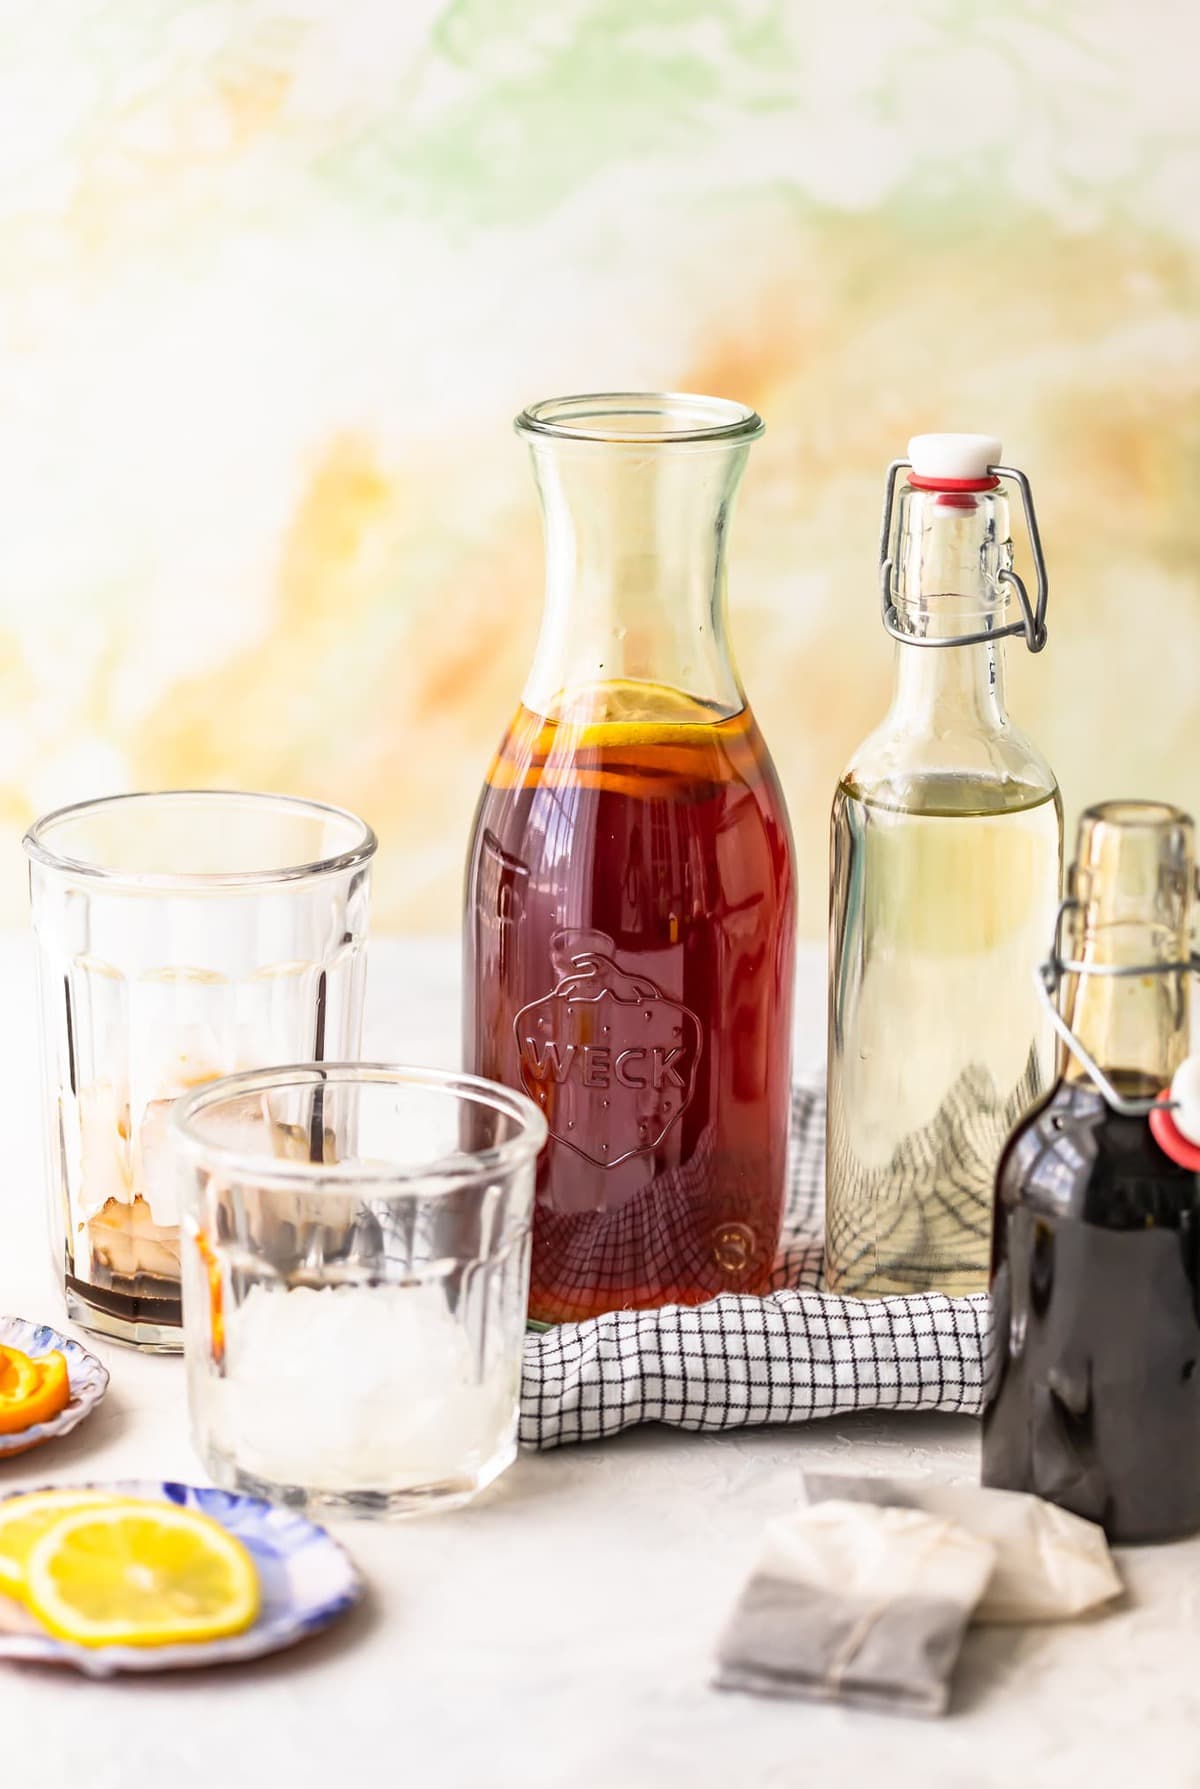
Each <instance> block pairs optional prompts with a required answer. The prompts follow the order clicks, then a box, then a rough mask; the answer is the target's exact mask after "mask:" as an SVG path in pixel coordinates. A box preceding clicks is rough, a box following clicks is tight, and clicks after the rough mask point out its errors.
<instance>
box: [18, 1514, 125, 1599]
mask: <svg viewBox="0 0 1200 1789" xmlns="http://www.w3.org/2000/svg"><path fill="white" fill-rule="evenodd" d="M115 1501H116V1499H115V1498H114V1497H113V1494H112V1492H111V1491H72V1490H62V1491H27V1492H26V1493H25V1494H24V1496H18V1497H6V1498H4V1500H3V1502H0V1594H3V1595H6V1596H15V1597H16V1598H17V1599H18V1601H20V1602H24V1600H25V1563H26V1561H27V1560H28V1558H29V1555H30V1553H31V1552H32V1551H33V1549H34V1547H35V1546H36V1544H37V1542H38V1541H40V1540H41V1538H42V1536H43V1535H44V1534H45V1533H46V1531H47V1529H49V1528H52V1527H53V1526H54V1524H55V1523H56V1522H57V1521H59V1520H60V1519H61V1517H63V1516H69V1515H74V1513H75V1511H76V1510H78V1509H85V1508H88V1507H92V1508H94V1507H95V1506H96V1505H97V1504H109V1503H113V1502H115Z"/></svg>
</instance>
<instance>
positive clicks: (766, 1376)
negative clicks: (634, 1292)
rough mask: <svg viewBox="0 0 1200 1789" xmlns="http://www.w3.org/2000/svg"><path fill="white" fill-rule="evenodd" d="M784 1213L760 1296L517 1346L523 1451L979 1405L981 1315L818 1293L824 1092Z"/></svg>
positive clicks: (801, 1145)
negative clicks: (767, 1287)
mask: <svg viewBox="0 0 1200 1789" xmlns="http://www.w3.org/2000/svg"><path fill="white" fill-rule="evenodd" d="M789 1172H790V1186H789V1196H788V1210H787V1215H786V1218H785V1222H784V1231H783V1238H782V1244H781V1249H780V1256H779V1260H778V1262H777V1264H776V1270H775V1276H774V1278H775V1283H776V1286H777V1287H778V1288H779V1289H778V1290H777V1291H774V1292H771V1293H769V1294H768V1295H767V1296H766V1297H765V1298H746V1297H741V1296H739V1295H737V1294H734V1293H724V1294H722V1296H721V1297H719V1298H714V1299H712V1300H711V1301H710V1302H709V1303H708V1304H704V1305H699V1306H696V1307H686V1306H682V1305H668V1306H666V1307H665V1308H664V1309H662V1310H658V1311H612V1312H610V1313H609V1314H608V1315H606V1316H603V1317H595V1318H592V1319H590V1320H589V1321H588V1322H586V1323H565V1324H561V1325H559V1326H558V1327H557V1328H554V1329H551V1330H548V1331H546V1332H545V1333H544V1334H541V1335H529V1336H527V1337H526V1339H525V1361H524V1372H523V1375H522V1383H521V1440H522V1441H523V1442H524V1443H526V1444H527V1445H528V1446H531V1447H539V1448H549V1447H560V1446H562V1445H563V1444H564V1443H566V1442H570V1441H595V1440H599V1439H600V1438H601V1437H602V1436H605V1435H615V1434H617V1433H618V1432H619V1431H620V1430H621V1429H627V1428H630V1427H631V1426H632V1425H633V1424H634V1423H643V1422H659V1423H669V1424H671V1425H672V1426H673V1427H675V1428H680V1429H696V1430H713V1429H734V1428H739V1427H742V1426H744V1425H749V1424H754V1423H784V1422H807V1421H808V1420H809V1418H811V1417H816V1416H841V1415H845V1414H846V1413H847V1412H849V1411H852V1410H950V1411H959V1412H963V1413H966V1414H967V1415H971V1416H974V1415H978V1413H979V1411H980V1409H981V1407H982V1401H983V1376H984V1354H985V1350H986V1346H987V1339H988V1337H987V1331H988V1301H987V1298H986V1297H985V1296H982V1295H979V1296H976V1297H972V1298H947V1297H945V1296H943V1295H942V1294H940V1293H922V1294H918V1295H913V1296H910V1297H895V1298H875V1299H869V1300H859V1299H855V1298H842V1297H835V1296H834V1295H833V1294H832V1293H829V1292H824V1291H822V1290H821V1285H822V1262H823V1255H824V1240H823V1229H824V1212H823V1206H824V1184H825V1091H824V1087H823V1085H819V1086H809V1087H797V1088H796V1089H795V1090H794V1092H793V1100H792V1138H791V1152H790V1171H789Z"/></svg>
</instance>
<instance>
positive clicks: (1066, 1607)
mask: <svg viewBox="0 0 1200 1789" xmlns="http://www.w3.org/2000/svg"><path fill="white" fill-rule="evenodd" d="M804 1489H805V1492H806V1494H807V1496H808V1501H809V1504H810V1505H812V1506H814V1507H817V1506H819V1505H820V1504H822V1503H823V1502H824V1501H825V1500H826V1499H833V1500H835V1501H836V1502H837V1503H838V1504H843V1503H846V1502H848V1501H851V1502H856V1503H857V1502H862V1503H868V1504H873V1505H879V1506H881V1507H886V1508H891V1509H915V1510H924V1511H925V1513H926V1514H927V1515H931V1516H941V1517H944V1518H945V1519H946V1520H948V1521H951V1522H954V1523H956V1524H957V1525H958V1526H959V1527H960V1528H965V1529H967V1530H968V1531H969V1532H970V1533H971V1534H974V1535H977V1536H978V1537H979V1538H980V1539H981V1540H985V1541H988V1542H989V1543H990V1544H991V1545H992V1546H993V1547H994V1548H995V1549H996V1566H995V1570H994V1572H993V1573H992V1577H991V1580H990V1582H989V1583H988V1586H987V1589H986V1590H985V1591H984V1593H983V1596H982V1598H981V1599H980V1602H979V1606H978V1608H977V1609H976V1610H975V1614H974V1617H973V1619H974V1620H975V1621H984V1622H1003V1621H1068V1620H1070V1619H1071V1618H1072V1617H1073V1616H1076V1615H1082V1614H1084V1613H1085V1612H1086V1611H1087V1610H1088V1609H1094V1608H1097V1607H1098V1606H1099V1605H1100V1604H1101V1603H1107V1602H1111V1600H1112V1599H1113V1597H1117V1596H1120V1595H1121V1592H1122V1589H1123V1586H1122V1583H1121V1579H1120V1577H1119V1575H1118V1573H1117V1568H1116V1566H1115V1565H1114V1563H1113V1558H1112V1555H1111V1553H1110V1552H1109V1550H1108V1541H1107V1540H1106V1539H1105V1535H1104V1530H1103V1529H1102V1528H1099V1527H1097V1525H1096V1524H1095V1523H1094V1522H1086V1521H1085V1520H1084V1519H1083V1517H1082V1516H1075V1515H1072V1514H1071V1513H1070V1511H1069V1510H1065V1509H1059V1508H1058V1506H1057V1504H1054V1503H1045V1502H1043V1500H1042V1499H1041V1498H1040V1497H1034V1496H1032V1495H1030V1494H1029V1493H1028V1492H1025V1491H992V1490H984V1489H983V1488H982V1487H981V1486H979V1485H939V1484H926V1483H924V1482H923V1481H922V1480H920V1479H907V1478H852V1477H849V1476H842V1475H840V1474H837V1473H819V1472H808V1473H805V1475H804Z"/></svg>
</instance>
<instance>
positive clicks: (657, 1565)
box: [0, 939, 1200, 1789]
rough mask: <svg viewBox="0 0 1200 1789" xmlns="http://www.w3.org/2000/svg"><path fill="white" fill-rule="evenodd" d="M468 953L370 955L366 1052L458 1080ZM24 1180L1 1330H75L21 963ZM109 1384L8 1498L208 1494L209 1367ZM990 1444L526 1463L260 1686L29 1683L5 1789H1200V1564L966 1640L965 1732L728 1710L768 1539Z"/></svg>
mask: <svg viewBox="0 0 1200 1789" xmlns="http://www.w3.org/2000/svg"><path fill="white" fill-rule="evenodd" d="M455 957H456V953H455V951H454V948H453V946H452V945H451V944H450V943H449V941H443V940H434V941H432V942H431V941H428V940H421V941H410V942H406V943H400V942H384V943H380V944H377V945H375V946H374V947H373V954H372V965H371V972H370V980H371V990H372V991H371V995H370V997H369V1014H368V1027H367V1029H368V1037H367V1047H368V1052H369V1053H372V1054H375V1055H377V1056H384V1057H389V1056H390V1057H395V1058H399V1059H405V1058H407V1059H408V1060H423V1061H433V1062H445V1063H450V1062H453V1061H454V1060H455V1057H456V1052H457V1035H456V1033H457V1017H456V992H455V990H456V962H455ZM0 973H2V975H3V986H4V989H5V996H6V998H5V1023H4V1024H3V1026H0V1067H2V1069H3V1071H4V1083H3V1084H4V1086H5V1087H6V1088H7V1099H8V1108H9V1113H10V1118H9V1123H8V1127H7V1129H8V1137H9V1155H8V1169H7V1173H6V1175H5V1178H4V1182H3V1185H2V1187H0V1312H6V1313H9V1312H11V1313H15V1314H18V1315H22V1316H37V1317H39V1318H46V1319H49V1320H50V1321H52V1322H59V1321H60V1320H61V1317H62V1303H61V1298H60V1296H59V1294H58V1291H57V1288H56V1285H55V1282H54V1278H53V1274H52V1272H51V1269H50V1266H49V1251H48V1248H47V1246H46V1243H45V1237H44V1232H45V1222H44V1217H43V1194H42V1166H41V1158H40V1139H39V1132H38V1119H37V1105H36V1101H37V1089H36V1084H35V1079H34V1064H33V1060H32V1053H31V1045H30V1037H31V1026H32V1013H31V977H30V973H29V966H28V962H27V959H26V955H25V950H24V944H23V941H20V940H15V939H14V940H7V941H5V940H0ZM822 981H823V976H822V953H821V952H820V950H819V949H817V948H815V947H814V948H813V949H811V950H809V951H808V952H806V953H805V954H804V956H803V960H802V964H801V983H800V986H801V999H800V1008H801V1012H800V1019H799V1023H798V1027H797V1042H798V1057H799V1065H800V1066H805V1065H811V1063H812V1062H813V1061H815V1060H817V1059H818V1058H819V1055H820V1050H821V1043H820V1039H821V1032H822V1028H823V1022H824V999H823V994H822ZM91 1345H92V1346H93V1347H94V1348H95V1349H96V1352H97V1353H99V1354H100V1355H102V1356H103V1358H104V1359H105V1361H106V1362H107V1364H108V1366H109V1368H110V1371H111V1372H112V1376H113V1378H112V1387H111V1390H110V1392H109V1395H108V1397H107V1399H106V1400H105V1402H104V1404H103V1405H102V1406H101V1408H100V1410H99V1411H98V1412H97V1413H96V1414H95V1415H94V1416H93V1417H92V1418H90V1419H89V1420H88V1421H87V1422H86V1423H85V1424H83V1425H82V1426H81V1427H80V1428H79V1429H78V1430H76V1432H75V1433H74V1434H73V1435H72V1436H70V1437H68V1438H67V1439H66V1440H65V1441H63V1442H61V1443H59V1444H58V1445H56V1446H53V1447H47V1448H45V1449H42V1450H40V1451H39V1452H38V1453H37V1454H34V1455H29V1456H26V1457H25V1458H18V1459H14V1460H13V1461H12V1462H11V1463H9V1464H8V1465H2V1464H0V1491H5V1490H19V1489H21V1488H23V1487H25V1486H28V1485H33V1484H40V1483H47V1482H56V1483H59V1482H61V1483H67V1482H71V1481H75V1480H79V1479H84V1478H110V1477H111V1478H116V1477H131V1476H139V1475H142V1476H156V1477H157V1476H162V1477H171V1478H183V1479H192V1480H196V1481H198V1482H204V1479H203V1474H202V1472H201V1469H200V1466H199V1464H198V1462H197V1460H196V1458H195V1456H194V1455H193V1453H192V1450H191V1447H190V1444H189V1442H188V1437H187V1425H186V1412H185V1397H184V1383H183V1369H182V1365H181V1363H180V1362H179V1361H177V1360H171V1359H157V1358H148V1357H142V1356H139V1355H137V1354H136V1353H134V1352H133V1351H131V1350H128V1349H123V1348H119V1347H111V1346H104V1345H103V1344H99V1343H96V1342H93V1343H92V1344H91ZM976 1448H977V1442H976V1433H975V1426H974V1424H973V1423H971V1422H969V1421H967V1420H966V1419H964V1418H959V1417H933V1416H912V1415H907V1416H896V1417H879V1416H871V1417H867V1416H859V1417H851V1418H835V1419H832V1420H830V1421H827V1422H822V1423H813V1424H809V1425H807V1426H797V1427H795V1428H790V1429H788V1428H778V1429H746V1430H742V1431H740V1432H734V1433H731V1434H728V1435H722V1436H704V1437H700V1436H694V1435H685V1434H680V1433H674V1432H672V1431H670V1430H666V1429H642V1430H635V1431H632V1432H631V1433H628V1434H626V1435H623V1436H620V1437H618V1438H616V1439H614V1440H611V1441H604V1442H600V1443H595V1444H592V1445H589V1446H586V1447H569V1448H563V1449H560V1450H558V1451H556V1452H552V1453H548V1454H541V1455H535V1454H523V1455H522V1456H521V1458H520V1459H519V1461H518V1462H517V1464H516V1465H515V1466H514V1467H513V1468H512V1470H511V1471H510V1472H509V1473H508V1474H507V1475H506V1476H505V1477H504V1478H503V1479H502V1480H501V1482H500V1483H499V1484H498V1485H497V1486H495V1487H494V1488H493V1489H492V1490H491V1491H490V1492H488V1493H487V1494H486V1495H485V1496H484V1497H483V1498H481V1499H480V1500H479V1502H477V1503H476V1504H475V1505H474V1506H473V1507H471V1508H469V1509H467V1510H463V1511H459V1512H457V1513H454V1514H449V1515H444V1516H440V1517H430V1518H426V1519H423V1520H420V1521H411V1522H407V1523H403V1522H402V1523H396V1524H392V1525H382V1524H375V1523H345V1524H338V1525H336V1526H337V1532H338V1534H339V1536H340V1537H341V1539H342V1540H343V1541H344V1542H345V1543H346V1545H347V1546H348V1547H349V1548H350V1550H351V1551H352V1553H353V1554H354V1556H355V1558H356V1559H357V1560H358V1562H359V1564H360V1565H361V1567H362V1569H363V1571H364V1573H365V1575H366V1577H367V1579H368V1581H369V1584H370V1596H369V1600H368V1603H367V1605H366V1606H365V1607H364V1608H363V1609H361V1610H360V1611H358V1612H357V1613H355V1614H354V1615H353V1616H352V1617H351V1618H350V1619H349V1620H348V1621H346V1622H345V1623H343V1624H342V1625H341V1627H339V1628H338V1629H336V1630H334V1631H332V1632H331V1633H329V1634H327V1635H325V1636H323V1637H322V1638H320V1639H317V1640H314V1641H312V1642H310V1643H308V1644H307V1645H304V1646H301V1647H299V1648H297V1650H296V1651H294V1652H292V1653H288V1654H284V1655H281V1656H279V1657H278V1658H276V1659H273V1660H265V1661H263V1662H262V1663H260V1664H257V1665H253V1666H249V1667H245V1668H242V1669H239V1670H236V1671H232V1670H231V1671H208V1672H193V1673H191V1674H190V1675H179V1676H174V1677H161V1678H151V1679H142V1680H138V1681H134V1680H126V1681H117V1682H113V1683H108V1684H100V1683H91V1682H87V1681H84V1680H82V1679H79V1678H76V1677H73V1676H67V1675H66V1674H60V1673H58V1672H56V1671H51V1670H46V1669H35V1668H31V1667H22V1668H15V1667H12V1666H7V1667H6V1666H3V1665H0V1783H2V1784H3V1785H4V1786H5V1789H7V1785H9V1784H12V1785H13V1789H17V1785H20V1789H136V1786H139V1785H145V1786H149V1785H155V1784H160V1783H161V1784H163V1785H165V1786H167V1789H262V1786H263V1785H264V1784H278V1785H280V1786H281V1789H306V1786H308V1785H313V1789H317V1786H318V1785H319V1786H320V1789H328V1786H329V1785H337V1786H340V1785H345V1786H346V1789H373V1786H374V1785H376V1784H378V1785H387V1786H388V1789H391V1786H392V1785H401V1784H403V1785H410V1786H411V1789H418V1786H419V1789H459V1786H460V1785H462V1786H463V1789H466V1786H467V1785H480V1786H485V1789H508V1786H509V1785H512V1786H513V1789H517V1786H518V1785H519V1786H520V1789H643V1786H644V1789H670V1786H674V1785H680V1786H681V1789H682V1786H683V1785H689V1786H690V1785H694V1786H695V1789H708V1786H709V1785H712V1786H713V1789H775V1786H778V1789H784V1786H785V1785H786V1786H787V1789H793V1786H799V1785H801V1784H803V1785H805V1786H806V1789H808V1786H812V1789H836V1786H840V1785H843V1784H845V1785H855V1784H858V1783H862V1782H867V1781H870V1780H871V1779H872V1778H874V1777H875V1776H876V1775H878V1778H879V1780H880V1782H881V1783H884V1782H886V1784H887V1785H888V1789H904V1786H907V1785H912V1786H913V1789H929V1786H930V1785H931V1784H939V1785H940V1784H946V1785H953V1786H954V1789H973V1786H975V1785H979V1786H982V1789H986V1786H989V1785H996V1789H1013V1785H1014V1784H1028V1785H1040V1784H1044V1783H1053V1784H1055V1785H1061V1786H1062V1789H1076V1786H1077V1785H1082V1784H1087V1785H1089V1789H1095V1786H1096V1785H1104V1784H1110V1783H1111V1784H1114V1785H1115V1784H1121V1785H1122V1786H1124V1785H1125V1784H1127V1783H1128V1781H1130V1780H1131V1778H1132V1777H1133V1774H1134V1772H1136V1775H1137V1778H1138V1780H1141V1781H1144V1782H1147V1783H1154V1784H1155V1786H1156V1789H1176V1786H1178V1789H1185V1786H1194V1785H1196V1784H1200V1763H1198V1762H1194V1761H1193V1752H1194V1748H1195V1734H1196V1732H1197V1722H1198V1720H1200V1689H1198V1688H1197V1679H1198V1676H1200V1672H1198V1671H1197V1640H1198V1639H1200V1541H1197V1542H1192V1543H1189V1544H1187V1545H1184V1546H1176V1547H1166V1548H1157V1549H1143V1550H1141V1551H1131V1552H1125V1553H1123V1554H1122V1555H1121V1566H1122V1570H1123V1571H1124V1572H1125V1574H1126V1577H1127V1581H1128V1583H1129V1586H1130V1597H1129V1603H1128V1606H1127V1607H1125V1608H1123V1609H1121V1610H1119V1611H1118V1612H1117V1613H1115V1614H1112V1615H1109V1616H1107V1617H1105V1618H1103V1619H1100V1620H1094V1621H1090V1622H1083V1623H1076V1624H1072V1625H1069V1626H1065V1627H1059V1628H1045V1629H1041V1630H1038V1629H1023V1630H1018V1629H990V1630H983V1631H981V1632H979V1633H973V1634H971V1635H969V1636H968V1640H967V1643H966V1647H965V1650H964V1653H963V1657H962V1659H961V1661H960V1665H959V1670H958V1675H957V1678H956V1694H955V1700H954V1708H953V1712H952V1713H951V1715H950V1716H949V1717H947V1718H946V1719H945V1720H942V1721H938V1722H924V1721H917V1720H910V1719H905V1718H903V1717H888V1716H883V1715H873V1714H863V1713H859V1712H854V1713H850V1712H847V1711H846V1710H843V1709H836V1708H825V1707H816V1706H813V1705H811V1704H806V1703H772V1702H767V1701H764V1700H761V1699H758V1698H751V1697H747V1696H735V1695H726V1694H721V1693H718V1692H716V1691H713V1690H712V1689H710V1687H709V1676H710V1668H711V1658H712V1650H713V1642H714V1639H715V1637H716V1634H717V1632H718V1630H719V1628H720V1626H721V1624H722V1622H723V1621H724V1618H725V1616H726V1614H727V1612H728V1610H729V1608H730V1605H731V1603H732V1601H733V1599H734V1597H735V1595H736V1593H737V1590H738V1588H739V1585H740V1584H741V1582H742V1581H743V1579H744V1577H745V1576H746V1574H747V1572H748V1569H749V1567H750V1564H751V1561H752V1558H753V1555H754V1553H755V1551H756V1547H757V1543H758V1538H759V1534H760V1531H761V1528H762V1525H763V1522H764V1520H765V1519H766V1518H767V1517H768V1516H771V1515H773V1514H777V1513H779V1512H781V1511H785V1510H787V1509H789V1508H790V1507H792V1506H793V1504H794V1503H795V1501H796V1498H797V1486H798V1481H799V1476H800V1474H801V1473H802V1472H803V1471H804V1470H805V1469H806V1468H809V1467H821V1468H824V1469H831V1468H832V1469H834V1470H839V1471H855V1470H862V1471H887V1472H889V1473H906V1472H907V1473H929V1474H933V1475H935V1476H937V1477H938V1478H942V1479H966V1480H969V1479H971V1478H973V1477H974V1474H975V1471H976Z"/></svg>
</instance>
